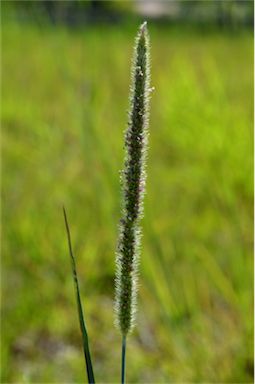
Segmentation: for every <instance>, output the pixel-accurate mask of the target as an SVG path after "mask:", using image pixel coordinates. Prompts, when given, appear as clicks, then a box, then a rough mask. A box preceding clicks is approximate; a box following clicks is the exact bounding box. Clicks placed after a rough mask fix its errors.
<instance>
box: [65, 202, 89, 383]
mask: <svg viewBox="0 0 255 384" xmlns="http://www.w3.org/2000/svg"><path fill="white" fill-rule="evenodd" d="M63 213H64V219H65V226H66V233H67V240H68V248H69V253H70V257H71V264H72V272H73V280H74V286H75V291H76V300H77V309H78V315H79V322H80V329H81V333H82V341H83V351H84V356H85V363H86V369H87V376H88V382H89V384H94V383H95V378H94V372H93V366H92V360H91V356H90V351H89V339H88V333H87V329H86V323H85V320H84V316H83V309H82V303H81V297H80V288H79V281H78V276H77V272H76V263H75V258H74V254H73V250H72V242H71V233H70V229H69V225H68V220H67V215H66V211H65V207H63Z"/></svg>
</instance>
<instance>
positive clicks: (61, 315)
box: [1, 1, 253, 383]
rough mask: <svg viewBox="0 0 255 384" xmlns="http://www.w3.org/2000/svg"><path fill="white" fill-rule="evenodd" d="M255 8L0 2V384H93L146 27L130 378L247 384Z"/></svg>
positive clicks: (111, 371) (107, 338) (106, 347)
mask: <svg viewBox="0 0 255 384" xmlns="http://www.w3.org/2000/svg"><path fill="white" fill-rule="evenodd" d="M252 15H253V3H252V2H245V1H242V2H238V1H232V2H227V1H225V2H224V1H218V2H198V1H190V2H177V1H172V2H165V3H164V2H160V1H159V2H146V1H145V2H143V3H141V2H131V1H130V2H94V1H90V2H89V1H87V2H82V1H71V2H70V1H66V2H62V1H60V2H54V1H49V2H45V1H40V2H31V1H30V2H29V1H21V2H9V1H5V2H2V74H3V76H2V127H3V130H2V159H3V162H2V163H3V164H2V198H3V206H2V227H3V228H2V229H3V245H2V251H3V260H2V294H3V305H2V354H1V357H2V382H8V383H14V382H15V383H17V382H18V383H39V382H40V383H60V382H84V380H85V370H84V362H83V353H82V347H81V337H80V332H79V325H78V319H77V312H76V303H75V297H74V289H73V281H72V275H71V268H70V260H69V256H68V251H67V244H66V234H65V228H64V222H63V216H62V208H61V206H62V204H65V207H66V209H67V213H68V216H69V221H70V226H71V231H72V236H73V244H74V251H75V254H76V258H77V265H78V273H79V277H80V282H81V290H82V297H83V302H84V306H85V312H86V320H87V326H88V331H89V336H90V343H91V352H92V356H93V360H94V365H95V374H96V379H97V381H98V382H105V383H107V382H108V383H113V382H118V381H119V376H120V342H121V338H120V335H119V333H118V331H117V330H116V329H115V328H114V326H113V320H114V316H113V300H114V259H115V246H116V239H117V226H118V220H119V216H120V198H121V195H120V188H119V170H120V169H121V168H122V165H123V156H124V151H123V131H124V129H125V127H126V121H127V113H126V111H127V108H128V94H129V81H130V61H131V55H132V47H133V39H134V36H135V34H136V31H137V28H138V25H139V23H140V22H141V21H143V19H144V18H147V20H148V23H149V32H150V35H151V62H152V64H151V65H152V67H151V70H152V75H151V77H152V85H153V86H155V91H154V93H153V96H152V99H151V124H150V148H149V154H148V182H147V195H146V198H145V218H144V220H143V230H144V235H143V239H142V255H141V266H140V290H139V306H138V318H137V327H136V329H135V331H134V333H133V334H132V336H130V338H129V341H128V349H127V378H128V382H137V383H138V382H139V383H170V382H171V383H174V382H179V383H184V382H193V383H198V382H200V383H202V382H210V383H212V382H214V383H243V382H246V383H247V382H253V220H252V212H253V34H252V28H251V25H252V23H253V16H252Z"/></svg>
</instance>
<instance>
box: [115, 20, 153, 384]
mask: <svg viewBox="0 0 255 384" xmlns="http://www.w3.org/2000/svg"><path fill="white" fill-rule="evenodd" d="M131 74H132V76H131V80H132V82H131V88H130V111H129V119H128V126H127V130H126V133H125V150H126V157H125V164H124V170H123V172H122V189H123V203H122V217H121V220H120V225H119V239H118V246H117V256H116V296H115V310H116V323H117V325H118V327H119V329H120V331H121V334H122V336H123V341H124V342H125V340H126V336H127V334H128V333H129V332H130V331H131V330H132V328H133V325H134V320H135V310H136V297H137V272H138V262H139V252H140V237H141V231H140V219H141V217H142V215H143V195H144V192H145V179H146V171H145V161H146V151H147V142H148V118H149V98H150V91H151V89H150V66H149V36H148V31H147V23H146V22H145V23H143V24H142V25H141V27H140V29H139V31H138V35H137V37H136V41H135V49H134V57H133V63H132V73H131ZM122 347H123V348H124V350H123V351H122V353H124V355H125V343H124V344H123V346H122ZM122 373H123V372H122ZM123 374H124V373H123ZM122 382H124V377H122Z"/></svg>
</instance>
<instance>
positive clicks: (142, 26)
mask: <svg viewBox="0 0 255 384" xmlns="http://www.w3.org/2000/svg"><path fill="white" fill-rule="evenodd" d="M146 29H147V21H144V22H143V23H142V25H141V27H140V31H141V33H144V32H145V31H146Z"/></svg>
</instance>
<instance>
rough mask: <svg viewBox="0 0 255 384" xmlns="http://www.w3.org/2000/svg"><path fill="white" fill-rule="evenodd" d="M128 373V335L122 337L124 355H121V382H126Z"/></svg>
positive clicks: (122, 383) (123, 383)
mask: <svg viewBox="0 0 255 384" xmlns="http://www.w3.org/2000/svg"><path fill="white" fill-rule="evenodd" d="M125 375H126V336H123V337H122V356H121V384H125Z"/></svg>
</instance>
